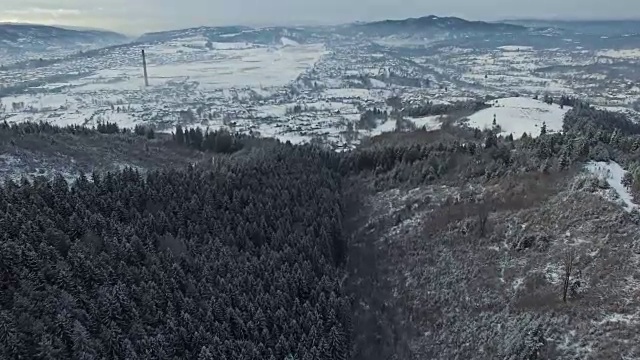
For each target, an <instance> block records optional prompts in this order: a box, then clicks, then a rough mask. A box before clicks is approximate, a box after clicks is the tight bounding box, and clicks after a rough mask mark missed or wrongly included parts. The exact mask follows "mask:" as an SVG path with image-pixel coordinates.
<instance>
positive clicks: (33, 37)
mask: <svg viewBox="0 0 640 360" xmlns="http://www.w3.org/2000/svg"><path fill="white" fill-rule="evenodd" d="M128 41H129V38H127V37H126V36H125V35H122V34H119V33H116V32H112V31H106V30H77V29H69V28H63V27H57V26H49V25H36V24H17V23H0V55H5V56H6V55H11V54H20V55H23V56H26V55H33V56H37V55H38V54H39V53H46V52H47V51H52V50H57V51H60V50H62V51H80V50H88V49H95V48H100V47H105V46H110V45H115V44H120V43H125V42H128Z"/></svg>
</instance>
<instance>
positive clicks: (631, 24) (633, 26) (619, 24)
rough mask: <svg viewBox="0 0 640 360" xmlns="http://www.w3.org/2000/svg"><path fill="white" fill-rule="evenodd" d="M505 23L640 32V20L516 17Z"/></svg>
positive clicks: (596, 31) (607, 32) (589, 31)
mask: <svg viewBox="0 0 640 360" xmlns="http://www.w3.org/2000/svg"><path fill="white" fill-rule="evenodd" d="M503 23H507V24H514V25H521V26H536V27H551V28H556V29H563V30H569V31H574V32H580V33H585V34H599V35H627V34H640V20H543V19H514V20H503Z"/></svg>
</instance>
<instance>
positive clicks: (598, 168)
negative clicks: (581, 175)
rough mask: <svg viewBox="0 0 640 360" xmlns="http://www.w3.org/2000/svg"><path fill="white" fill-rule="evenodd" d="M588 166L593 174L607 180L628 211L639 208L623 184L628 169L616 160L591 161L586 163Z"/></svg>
mask: <svg viewBox="0 0 640 360" xmlns="http://www.w3.org/2000/svg"><path fill="white" fill-rule="evenodd" d="M586 168H587V170H588V171H589V172H591V173H592V174H594V175H596V176H598V177H599V178H601V179H604V180H606V181H607V183H608V184H609V186H611V188H612V189H613V190H614V191H615V192H616V194H617V195H618V202H621V203H622V205H624V208H625V209H626V210H627V211H631V210H634V209H638V208H639V207H638V205H637V204H635V203H634V202H633V196H632V195H631V193H630V192H629V189H627V187H626V186H624V185H623V184H622V179H623V178H624V174H625V173H626V171H625V170H624V169H623V168H622V166H620V165H619V164H618V163H616V162H615V161H610V162H608V163H607V162H604V161H598V162H595V161H591V162H589V163H588V164H587V165H586Z"/></svg>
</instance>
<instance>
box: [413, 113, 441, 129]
mask: <svg viewBox="0 0 640 360" xmlns="http://www.w3.org/2000/svg"><path fill="white" fill-rule="evenodd" d="M409 120H410V121H411V122H413V123H414V124H415V125H416V127H417V128H422V127H423V126H424V128H425V129H426V130H428V131H432V130H439V129H440V128H441V127H442V117H441V116H425V117H420V118H410V119H409Z"/></svg>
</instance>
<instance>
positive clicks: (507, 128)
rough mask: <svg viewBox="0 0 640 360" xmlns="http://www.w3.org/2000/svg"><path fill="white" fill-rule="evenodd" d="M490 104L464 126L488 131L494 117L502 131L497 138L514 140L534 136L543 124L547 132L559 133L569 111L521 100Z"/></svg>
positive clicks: (527, 99)
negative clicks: (511, 136)
mask: <svg viewBox="0 0 640 360" xmlns="http://www.w3.org/2000/svg"><path fill="white" fill-rule="evenodd" d="M492 105H493V107H490V108H488V109H484V110H481V111H478V112H477V113H475V114H473V115H471V116H469V121H468V125H469V126H471V127H474V128H480V129H485V128H491V127H492V124H493V119H494V116H495V119H496V123H497V125H500V128H501V129H502V132H501V135H505V136H506V135H508V134H512V135H513V137H514V138H515V139H517V138H520V137H521V136H522V134H523V133H525V132H526V133H527V134H528V135H531V136H534V137H535V136H538V135H539V134H540V129H541V128H542V124H543V123H546V125H547V131H549V132H556V131H561V130H562V121H563V119H564V115H565V114H566V112H567V111H569V109H570V107H568V106H565V107H564V109H561V108H560V107H559V106H558V105H556V104H553V105H549V104H547V103H544V102H542V101H539V100H534V99H530V98H525V97H511V98H503V99H497V100H495V101H493V102H492Z"/></svg>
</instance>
